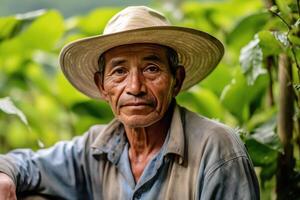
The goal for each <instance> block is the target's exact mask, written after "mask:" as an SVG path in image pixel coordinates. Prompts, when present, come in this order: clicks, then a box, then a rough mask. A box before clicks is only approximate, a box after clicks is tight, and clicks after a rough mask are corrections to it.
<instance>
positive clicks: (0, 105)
mask: <svg viewBox="0 0 300 200" xmlns="http://www.w3.org/2000/svg"><path fill="white" fill-rule="evenodd" d="M0 110H2V111H3V112H5V113H7V114H12V115H17V116H18V117H19V118H20V119H21V121H22V122H23V123H24V124H26V125H28V122H27V119H26V116H25V115H24V113H23V112H22V111H21V110H19V109H18V108H17V107H16V106H15V105H14V103H13V102H12V101H11V99H10V98H9V97H5V98H1V99H0Z"/></svg>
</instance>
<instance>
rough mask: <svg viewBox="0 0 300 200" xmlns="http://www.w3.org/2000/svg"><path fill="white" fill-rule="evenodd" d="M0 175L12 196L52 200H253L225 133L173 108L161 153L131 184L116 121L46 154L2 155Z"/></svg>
mask: <svg viewBox="0 0 300 200" xmlns="http://www.w3.org/2000/svg"><path fill="white" fill-rule="evenodd" d="M0 171H2V172H4V173H6V174H8V175H9V176H11V177H12V178H13V180H14V181H15V183H16V185H17V191H18V192H24V191H33V192H35V193H37V192H38V193H40V194H45V195H50V196H52V197H53V196H54V199H59V198H62V199H104V200H110V199H113V200H114V199H116V200H117V199H120V200H121V199H122V200H130V199H144V200H147V199H149V200H150V199H162V200H165V199H171V200H173V199H174V200H176V199H180V200H181V199H201V200H206V199H220V200H221V199H226V200H227V199H229V200H230V199H232V200H233V199H234V200H238V199H241V200H247V199H249V200H250V199H259V189H258V183H257V179H256V176H255V172H254V170H253V166H252V163H251V160H250V159H249V156H248V154H247V152H246V150H245V147H244V145H243V144H242V142H241V141H240V139H239V138H238V136H237V135H236V134H235V133H234V132H233V130H232V129H230V128H228V127H226V126H224V125H222V124H220V123H218V122H215V121H212V120H208V119H206V118H204V117H200V116H197V115H196V114H194V113H192V112H189V111H187V110H185V109H184V108H180V107H179V106H176V108H175V110H174V114H173V118H172V122H171V125H170V129H169V133H168V136H167V138H166V140H165V143H164V145H163V147H162V148H161V150H160V151H159V152H158V153H157V155H155V156H154V157H153V159H152V160H151V161H150V162H149V163H148V164H147V166H146V168H145V170H144V172H143V174H142V176H141V178H140V179H139V181H138V182H137V183H135V181H134V178H133V175H132V172H131V167H130V163H129V159H128V142H127V139H126V135H125V133H124V129H123V126H122V124H121V123H120V122H119V121H117V120H113V121H112V122H111V123H110V124H109V125H104V126H100V125H98V126H94V127H92V128H91V129H90V130H89V131H88V132H87V133H86V134H84V135H83V136H80V137H77V138H75V139H73V140H72V141H69V142H59V143H58V144H56V145H55V146H53V147H51V148H49V149H43V150H39V151H37V152H32V151H31V150H15V151H13V152H10V153H8V154H7V155H2V156H0Z"/></svg>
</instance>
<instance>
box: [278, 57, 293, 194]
mask: <svg viewBox="0 0 300 200" xmlns="http://www.w3.org/2000/svg"><path fill="white" fill-rule="evenodd" d="M278 65H279V75H278V78H279V86H280V90H279V91H280V94H279V111H278V119H277V120H278V135H279V138H280V140H281V143H282V145H283V151H284V152H283V153H282V154H281V153H280V154H279V155H278V166H277V167H278V168H277V176H276V177H277V181H276V191H277V198H278V199H279V200H281V199H287V197H288V195H289V194H290V190H292V183H291V181H290V180H291V178H292V174H293V168H294V158H293V144H292V138H293V115H294V106H293V103H294V98H293V86H292V64H291V61H290V58H289V57H288V56H287V55H286V54H284V53H282V54H280V55H279V64H278Z"/></svg>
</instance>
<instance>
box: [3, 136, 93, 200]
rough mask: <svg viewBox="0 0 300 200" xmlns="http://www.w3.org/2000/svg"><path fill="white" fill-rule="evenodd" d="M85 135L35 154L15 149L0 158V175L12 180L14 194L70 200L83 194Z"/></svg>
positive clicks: (26, 150)
mask: <svg viewBox="0 0 300 200" xmlns="http://www.w3.org/2000/svg"><path fill="white" fill-rule="evenodd" d="M87 135H88V133H87V134H85V135H84V136H81V137H76V138H74V139H73V140H72V141H64V142H58V143H57V144H56V145H54V146H53V147H51V148H48V149H43V150H39V151H37V152H33V151H31V150H29V149H19V150H14V151H11V152H9V153H8V154H6V155H1V156H0V172H3V173H6V174H7V175H9V176H10V177H11V178H12V179H13V180H14V182H15V184H16V187H17V193H24V192H30V191H35V192H39V193H41V194H46V195H55V196H57V197H64V198H66V199H74V198H72V197H74V196H78V195H77V194H78V193H82V192H84V190H86V188H82V186H86V184H85V181H86V180H85V177H84V171H85V170H84V168H85V164H86V162H85V159H86V153H87V151H86V146H87V144H86V143H87V137H88V136H87ZM78 183H80V184H78Z"/></svg>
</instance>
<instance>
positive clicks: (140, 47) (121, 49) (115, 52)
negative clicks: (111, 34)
mask: <svg viewBox="0 0 300 200" xmlns="http://www.w3.org/2000/svg"><path fill="white" fill-rule="evenodd" d="M167 49H168V47H166V46H163V45H159V44H152V43H151V44H150V43H149V44H148V43H136V44H126V45H121V46H117V47H114V48H111V49H109V50H107V51H106V52H104V53H103V56H104V57H105V59H106V60H110V59H112V58H115V57H119V56H126V55H148V54H149V55H151V54H153V55H156V56H158V57H162V58H165V59H167Z"/></svg>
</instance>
